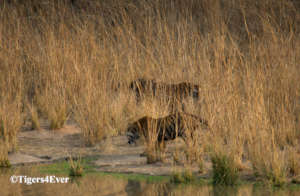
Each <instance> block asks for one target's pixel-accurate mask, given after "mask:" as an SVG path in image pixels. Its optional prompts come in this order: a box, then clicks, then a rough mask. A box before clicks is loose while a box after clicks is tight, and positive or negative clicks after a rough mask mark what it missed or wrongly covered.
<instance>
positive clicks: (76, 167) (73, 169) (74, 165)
mask: <svg viewBox="0 0 300 196" xmlns="http://www.w3.org/2000/svg"><path fill="white" fill-rule="evenodd" d="M69 164H70V172H69V175H70V176H82V175H83V166H82V164H81V157H80V156H79V157H78V159H77V160H73V158H72V157H71V156H70V157H69Z"/></svg>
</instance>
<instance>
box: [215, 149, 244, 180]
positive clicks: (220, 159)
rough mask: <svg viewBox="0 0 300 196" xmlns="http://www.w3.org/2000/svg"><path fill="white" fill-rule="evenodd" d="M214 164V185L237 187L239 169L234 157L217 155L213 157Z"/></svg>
mask: <svg viewBox="0 0 300 196" xmlns="http://www.w3.org/2000/svg"><path fill="white" fill-rule="evenodd" d="M211 161H212V164H213V183H214V184H221V185H235V184H236V183H237V181H238V178H239V176H238V169H237V168H236V167H235V163H234V160H233V158H232V157H230V156H228V155H226V154H222V153H215V154H214V155H213V156H212V157H211Z"/></svg>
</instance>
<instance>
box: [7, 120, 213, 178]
mask: <svg viewBox="0 0 300 196" xmlns="http://www.w3.org/2000/svg"><path fill="white" fill-rule="evenodd" d="M80 134H81V133H80V130H79V128H78V127H76V126H75V125H66V126H65V127H64V128H62V129H60V130H48V129H42V130H30V131H29V130H23V131H21V132H20V133H19V134H18V142H19V143H18V152H17V153H11V154H9V160H10V162H11V164H12V165H27V164H39V163H51V162H55V161H59V160H64V159H67V158H69V157H70V156H78V155H80V156H81V157H87V156H93V157H97V160H96V161H95V162H94V163H95V165H96V166H97V170H99V171H106V172H122V173H140V174H150V175H169V174H171V173H172V172H174V170H182V169H184V166H183V165H182V166H176V167H175V166H174V164H173V161H172V156H171V153H172V151H174V149H175V147H176V146H180V145H184V143H183V141H182V140H177V141H172V142H171V143H168V144H167V151H166V156H165V160H164V163H162V162H158V163H155V164H147V160H146V157H142V156H140V154H141V153H143V152H144V146H143V145H142V144H140V145H137V146H133V145H129V144H128V143H127V137H126V136H114V137H110V138H108V139H105V140H103V141H102V142H100V143H99V144H97V145H96V146H94V147H86V146H85V145H84V141H83V139H82V136H81V135H80ZM207 167H210V166H209V164H208V166H207ZM192 170H193V171H197V170H198V168H197V167H196V166H195V167H194V168H192Z"/></svg>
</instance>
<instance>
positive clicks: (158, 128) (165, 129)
mask: <svg viewBox="0 0 300 196" xmlns="http://www.w3.org/2000/svg"><path fill="white" fill-rule="evenodd" d="M200 125H204V126H205V127H207V126H208V123H207V121H206V120H204V119H201V118H199V117H197V116H195V115H192V114H187V113H176V114H171V115H168V116H165V117H163V118H157V119H155V118H151V117H147V116H145V117H143V118H140V119H139V120H138V121H136V122H134V123H132V124H131V125H130V126H129V127H128V128H127V136H128V143H129V144H133V143H136V140H138V139H139V138H140V136H141V135H142V136H144V137H145V139H146V141H147V140H148V139H151V138H152V139H154V140H156V142H157V144H158V145H159V146H160V144H161V143H163V142H164V141H168V140H174V139H175V138H176V137H182V138H183V139H184V140H186V139H187V133H186V131H187V129H190V130H192V131H194V130H195V129H196V128H197V127H199V126H200ZM192 135H193V133H192ZM153 137H154V138H153Z"/></svg>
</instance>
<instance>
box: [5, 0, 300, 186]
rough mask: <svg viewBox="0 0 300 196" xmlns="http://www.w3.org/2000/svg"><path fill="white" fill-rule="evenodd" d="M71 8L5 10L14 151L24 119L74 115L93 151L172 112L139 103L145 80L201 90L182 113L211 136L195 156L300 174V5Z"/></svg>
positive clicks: (53, 4)
mask: <svg viewBox="0 0 300 196" xmlns="http://www.w3.org/2000/svg"><path fill="white" fill-rule="evenodd" d="M72 2H73V3H71V2H70V1H68V0H63V1H58V0H54V1H49V0H42V1H40V0H39V1H38V0H30V1H21V0H19V1H18V0H14V1H8V0H5V1H2V2H1V3H0V4H1V5H0V9H1V15H0V20H1V23H0V140H1V143H3V144H4V145H5V146H6V149H8V151H12V150H13V149H15V148H16V146H17V141H16V134H17V132H18V131H19V130H20V128H21V126H22V124H23V119H24V118H26V117H25V114H26V115H28V114H30V115H31V119H32V123H33V124H32V127H33V128H38V127H39V125H38V118H45V119H48V120H49V122H50V124H51V129H59V128H60V127H62V126H64V124H65V122H66V120H67V119H68V118H69V119H75V120H76V122H77V124H78V125H79V126H80V128H81V130H82V133H83V136H84V138H85V140H86V143H87V144H88V145H94V144H95V143H96V142H97V141H99V140H101V139H102V138H105V137H107V136H109V135H114V134H119V133H121V132H124V130H126V127H127V125H128V123H129V122H132V119H136V118H137V117H141V116H147V115H148V116H152V117H155V116H162V114H168V113H169V107H168V104H169V103H168V101H167V100H166V99H165V97H160V96H154V97H148V98H145V99H143V100H142V102H141V103H139V104H137V103H136V101H135V99H134V96H135V95H134V93H132V92H131V91H130V90H129V89H128V87H129V85H130V82H131V81H133V80H135V79H136V78H145V79H149V80H153V79H155V81H157V82H161V83H167V84H178V83H182V82H187V83H192V84H195V85H197V87H198V89H199V92H198V96H199V98H198V100H196V101H195V100H193V99H192V98H189V97H187V98H186V99H184V100H183V102H184V103H185V104H184V106H185V108H184V109H185V111H187V112H189V113H191V114H194V115H197V116H201V117H203V118H204V119H207V120H208V122H209V125H210V129H211V131H210V133H209V134H206V135H204V136H202V140H203V141H202V143H201V145H194V146H197V147H195V149H194V151H195V152H196V151H199V152H201V153H202V154H203V153H204V154H206V155H209V154H210V153H212V152H214V153H220V154H227V155H228V156H229V157H232V160H233V161H234V162H237V163H238V164H243V163H244V161H245V160H249V161H250V162H251V163H252V165H253V169H254V171H255V172H256V173H257V174H258V175H259V176H262V177H264V178H266V179H268V180H270V181H272V182H274V183H275V184H282V182H284V181H286V180H285V179H286V178H287V177H290V176H292V175H297V174H298V173H299V171H298V170H299V169H298V166H297V164H296V161H295V160H298V159H299V153H298V150H297V149H298V147H299V131H300V130H299V129H300V103H299V102H300V98H299V92H300V91H299V90H300V83H299V81H300V67H299V62H300V55H299V54H300V39H299V37H300V36H299V33H300V29H299V26H300V15H299V13H300V12H299V10H300V5H299V3H297V2H296V1H292V0H288V1H283V0H279V1H278V0H266V1H257V2H256V3H254V2H253V1H250V0H246V1H238V0H229V1H223V0H216V1H208V0H207V1H206V0H204V1H190V2H188V3H186V2H185V3H183V1H179V0H172V1H165V0H153V1H146V0H145V1H144V0H142V1H138V2H137V1H133V0H124V1H108V0H104V1H97V0H91V1H88V2H86V1H80V0H78V1H72ZM27 103H30V104H31V106H30V107H27V106H26V104H27ZM28 110H30V111H28ZM37 114H38V115H37ZM188 149H193V148H188ZM195 152H189V153H191V154H194V153H195ZM290 152H292V154H291V153H290ZM201 153H200V154H201ZM1 156H2V155H1ZM270 168H271V170H270Z"/></svg>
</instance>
